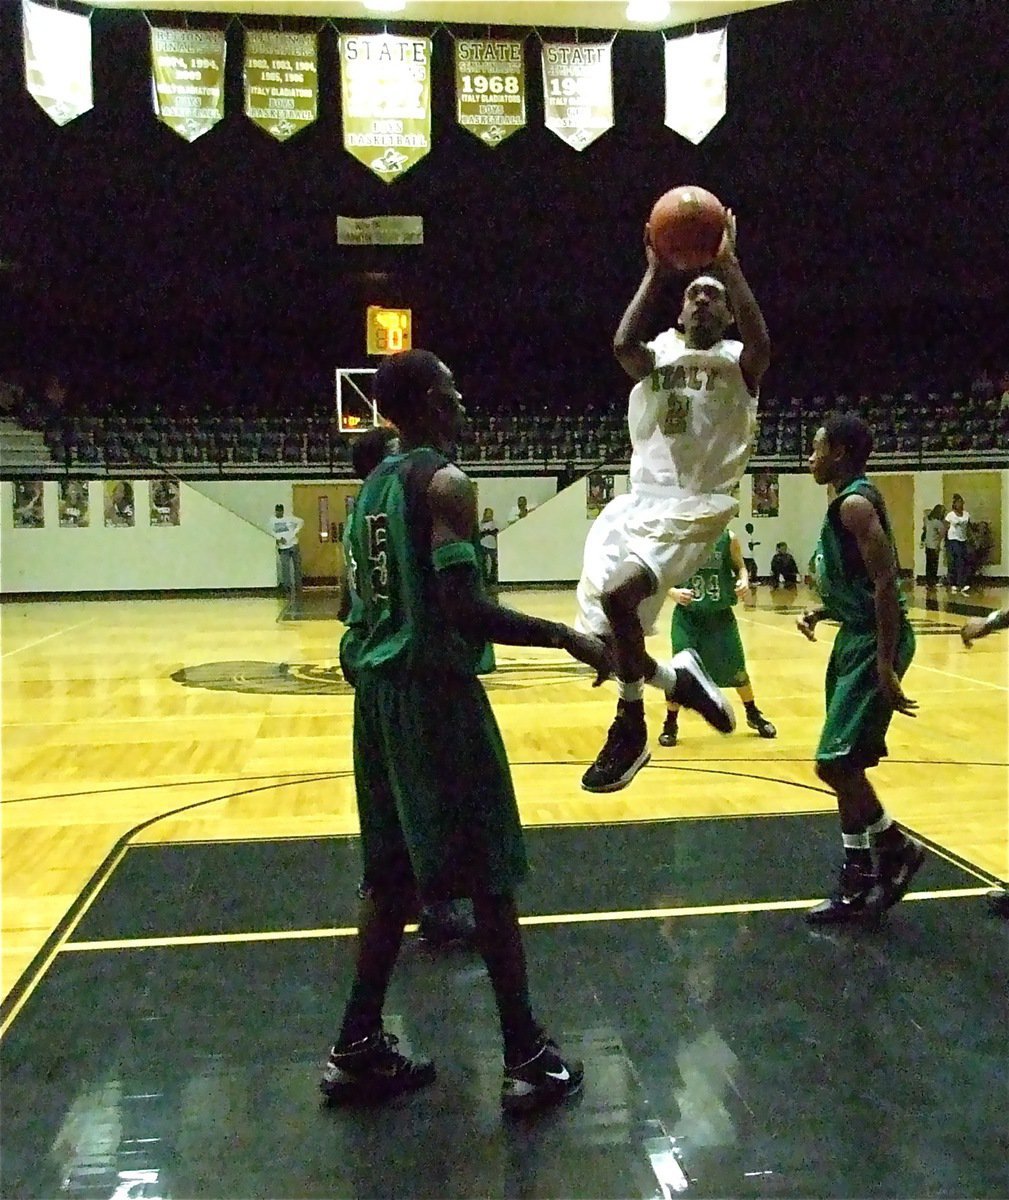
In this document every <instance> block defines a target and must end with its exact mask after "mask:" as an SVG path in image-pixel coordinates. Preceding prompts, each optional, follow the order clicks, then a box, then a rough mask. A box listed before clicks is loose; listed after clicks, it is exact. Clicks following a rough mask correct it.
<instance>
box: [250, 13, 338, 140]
mask: <svg viewBox="0 0 1009 1200" xmlns="http://www.w3.org/2000/svg"><path fill="white" fill-rule="evenodd" d="M242 74H243V79H244V81H245V115H246V116H247V117H248V118H249V120H250V121H252V122H253V123H254V124H256V125H258V126H259V127H260V129H265V130H266V132H267V133H268V134H270V136H271V137H275V138H276V139H277V141H278V142H286V141H287V139H288V138H289V137H291V135H292V134H295V133H298V132H300V130H302V129H304V128H305V126H306V125H311V124H312V122H313V121H314V120H315V118H316V117H317V116H318V113H319V65H318V54H317V46H316V36H315V34H314V33H273V32H271V31H270V30H266V29H247V30H246V31H245V63H244V66H243V70H242Z"/></svg>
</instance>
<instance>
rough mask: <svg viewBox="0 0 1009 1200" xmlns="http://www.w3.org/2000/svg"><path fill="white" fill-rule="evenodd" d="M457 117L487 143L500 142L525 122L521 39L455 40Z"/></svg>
mask: <svg viewBox="0 0 1009 1200" xmlns="http://www.w3.org/2000/svg"><path fill="white" fill-rule="evenodd" d="M455 102H456V120H457V121H458V122H459V124H460V125H461V126H462V127H463V129H468V130H469V131H470V133H473V134H475V135H476V136H477V137H478V138H479V139H480V140H481V141H482V142H486V143H487V145H488V146H499V145H500V144H501V143H502V142H503V141H504V140H505V138H506V137H510V136H511V135H512V134H513V133H515V132H516V131H517V130H519V129H522V128H524V126H525V123H526V73H525V57H524V55H523V53H522V43H521V42H486V41H475V42H474V41H465V40H463V39H459V40H457V41H456V44H455Z"/></svg>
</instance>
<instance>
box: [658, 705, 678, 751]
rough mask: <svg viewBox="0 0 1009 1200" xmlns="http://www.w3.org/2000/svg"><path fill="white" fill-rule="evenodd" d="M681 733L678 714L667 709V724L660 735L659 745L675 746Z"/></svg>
mask: <svg viewBox="0 0 1009 1200" xmlns="http://www.w3.org/2000/svg"><path fill="white" fill-rule="evenodd" d="M679 732H680V731H679V726H678V724H677V716H676V713H674V712H669V711H668V709H667V711H666V720H665V724H664V725H663V726H662V732H661V733H660V734H659V745H660V746H675V745H676V739H677V737H678V736H679Z"/></svg>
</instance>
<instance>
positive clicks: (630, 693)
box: [617, 679, 645, 700]
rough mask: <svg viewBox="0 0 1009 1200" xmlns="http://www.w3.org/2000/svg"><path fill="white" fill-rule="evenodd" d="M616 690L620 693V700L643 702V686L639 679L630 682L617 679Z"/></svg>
mask: <svg viewBox="0 0 1009 1200" xmlns="http://www.w3.org/2000/svg"><path fill="white" fill-rule="evenodd" d="M617 690H618V691H619V692H620V699H621V700H643V699H644V698H645V685H644V683H643V682H642V681H641V680H640V679H635V680H632V681H631V682H627V680H624V679H618V680H617Z"/></svg>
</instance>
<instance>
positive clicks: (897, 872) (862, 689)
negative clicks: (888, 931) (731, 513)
mask: <svg viewBox="0 0 1009 1200" xmlns="http://www.w3.org/2000/svg"><path fill="white" fill-rule="evenodd" d="M871 452H872V431H871V430H870V429H869V427H868V425H866V424H865V422H864V421H863V420H861V418H859V417H857V416H854V415H853V414H843V415H838V414H835V415H833V416H830V417H828V418H827V419H826V421H824V423H823V426H822V427H821V428H820V429H818V430H817V431H816V435H815V437H814V438H813V449H812V453H811V454H810V456H809V467H810V470H811V471H812V474H813V478H814V479H815V480H816V482H817V483H821V484H828V485H830V486H831V487H832V488H833V490H834V498H833V499H832V500H831V501H830V504H829V505H828V507H827V515H826V517H825V518H824V522H823V527H822V529H821V530H820V540H819V542H818V544H817V547H816V551H815V553H814V555H813V568H814V574H815V577H816V584H817V589H818V591H819V594H820V597H821V600H822V603H823V607H822V608H818V609H815V610H811V611H807V612H805V613H803V615H802V616H801V617H800V618H799V620H798V622H797V624H798V627H799V631H800V632H801V633H802V634H803V635H804V636H805V637H807V638H808V639H809V640H810V641H815V640H816V633H815V630H816V625H817V622H818V621H820V620H822V619H823V618H824V617H830V618H832V619H833V620H835V621H839V622H840V624H841V627H840V629H839V630H838V631H837V636H836V637H835V639H834V647H833V650H832V651H831V655H830V662H829V663H828V665H827V680H826V694H827V716H826V720H825V721H824V725H823V733H822V735H821V737H820V744H819V746H818V747H817V750H816V773H817V775H818V776H819V777H820V778H821V779H822V780H823V781H824V783H826V784H827V786H828V787H830V788H831V789H832V790H833V791H834V792H835V793H836V795H837V805H838V809H839V811H840V817H841V838H842V842H843V844H844V863H843V865H842V867H841V872H840V880H839V884H838V887H837V890H836V891H835V893H834V895H833V896H831V897H830V898H829V899H827V900H824V901H823V902H822V903H821V904H818V905H816V907H815V908H812V909H810V911H809V912H808V913H807V914H806V919H807V920H808V921H809V922H810V923H811V924H814V925H830V924H837V923H839V922H844V921H852V920H857V919H859V918H861V917H865V916H874V915H877V914H878V913H880V912H882V910H883V909H886V908H890V907H891V905H894V904H896V903H897V901H898V900H900V899H901V898H902V897H903V895H904V893H905V892H906V891H907V889H908V885H909V884H910V882H911V879H912V877H913V876H914V874H915V872H916V871H917V870H918V868H919V867H920V866H921V864H922V862H923V860H924V857H925V851H924V849H923V847H922V846H921V845H920V844H919V843H918V842H916V841H914V840H913V839H912V838H909V837H908V836H907V835H906V834H905V833H904V832H903V831H902V830H901V829H899V828H898V826H897V825H895V824H894V822H893V821H892V820H891V819H890V817H889V816H887V814H886V812H885V811H884V810H883V806H882V805H881V804H880V802H879V797H878V796H877V795H876V792H875V790H874V788H873V786H872V784H871V783H870V782H869V780H868V779H867V777H866V773H865V772H866V768H867V767H874V766H876V765H877V763H878V762H879V760H880V759H881V758H882V757H883V756H884V755H885V754H886V731H887V728H888V727H889V724H890V719H891V718H892V716H893V714H894V713H895V712H899V713H902V714H904V715H905V716H909V717H913V716H915V712H914V710H915V709H916V708H917V702H916V701H914V700H910V699H908V697H907V696H905V695H904V692H903V690H902V688H901V682H900V681H901V679H902V677H903V675H904V673H905V672H906V671H907V669H908V667H909V666H910V664H911V659H912V658H913V657H914V633H913V632H912V630H911V625H910V622H909V621H908V619H907V612H906V609H905V604H904V599H903V597H902V596H901V594H900V589H899V587H898V583H897V555H896V551H895V549H894V543H893V535H892V533H891V530H890V519H889V517H888V515H887V511H886V505H885V504H884V502H883V497H882V496H881V495H880V494H879V491H878V490H877V489H876V488H875V487H873V485H872V484H871V483H870V482H869V481H868V479H866V477H865V464H866V462H867V461H868V459H869V455H870V453H871ZM871 845H874V846H875V849H876V851H877V856H878V860H877V866H876V869H875V870H874V869H873V862H872V853H871V849H870V846H871Z"/></svg>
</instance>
